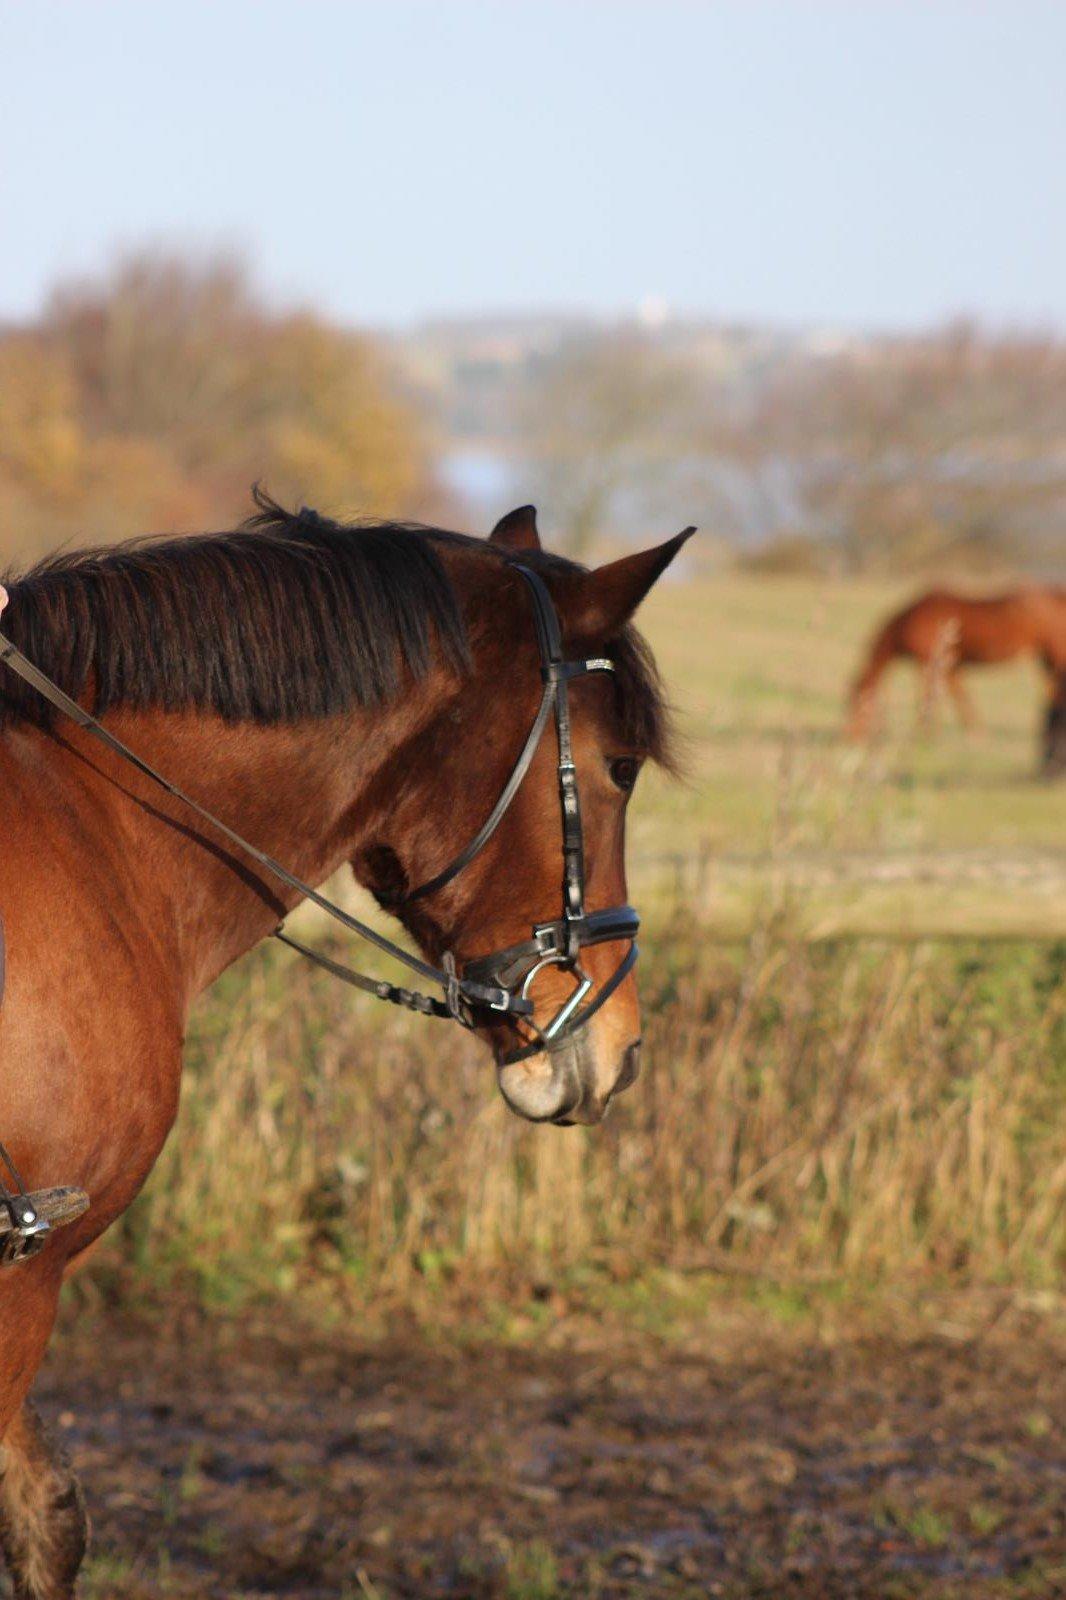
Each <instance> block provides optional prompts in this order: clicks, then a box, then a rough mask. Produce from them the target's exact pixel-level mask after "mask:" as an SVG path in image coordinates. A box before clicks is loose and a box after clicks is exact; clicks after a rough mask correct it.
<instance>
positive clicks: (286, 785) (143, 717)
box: [55, 674, 444, 1000]
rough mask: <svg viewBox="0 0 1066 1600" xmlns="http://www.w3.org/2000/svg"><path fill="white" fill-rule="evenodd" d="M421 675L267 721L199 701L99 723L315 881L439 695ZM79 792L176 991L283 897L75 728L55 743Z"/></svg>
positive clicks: (246, 943) (337, 856)
mask: <svg viewBox="0 0 1066 1600" xmlns="http://www.w3.org/2000/svg"><path fill="white" fill-rule="evenodd" d="M442 677H443V675H441V674H433V675H432V676H431V678H429V679H427V680H426V681H425V682H424V683H423V684H420V685H418V686H417V687H412V688H411V689H410V690H409V692H408V693H406V694H404V695H402V696H401V697H399V698H398V699H397V700H396V702H395V703H394V704H392V705H391V706H388V707H386V708H383V709H377V710H374V711H365V710H361V711H357V712H354V713H351V714H348V715H345V716H343V717H337V718H330V719H326V720H320V721H307V722H299V723H292V724H286V725H277V726H266V727H262V726H257V725H253V724H247V723H239V724H227V723H224V722H222V721H220V720H219V719H218V718H217V717H214V716H205V715H202V714H199V713H180V714H175V713H166V712H159V711H152V712H129V711H124V712H121V713H115V714H113V715H111V716H109V717H108V719H107V722H108V726H109V728H110V729H111V731H112V732H113V733H115V734H116V735H117V736H118V737H119V738H120V739H122V740H123V742H124V743H126V744H127V745H128V746H129V747H130V748H131V749H132V750H134V751H136V752H137V754H138V755H140V756H141V757H142V758H143V759H144V760H146V761H147V762H149V763H150V764H151V765H152V766H153V767H155V769H156V770H157V771H159V772H161V773H162V774H164V775H165V777H166V778H167V779H168V780H169V781H170V782H171V783H173V784H175V785H176V786H177V787H178V788H180V789H182V790H184V791H185V792H186V793H187V794H189V795H190V796H191V797H192V798H193V799H195V800H196V801H197V803H198V804H199V805H201V806H203V807H204V809H205V810H207V811H209V812H210V813H211V814H212V815H213V816H216V817H218V818H219V820H220V821H222V822H224V823H226V824H227V826H229V827H230V828H232V829H234V830H235V831H236V832H237V833H239V834H241V835H242V836H243V837H244V838H246V839H248V840H249V841H250V842H251V843H252V844H254V845H256V846H257V847H258V848H259V849H261V850H264V851H265V852H266V853H267V854H269V855H271V856H273V857H274V858H275V859H276V860H278V861H279V862H280V863H281V864H282V865H283V866H285V867H286V868H288V870H289V871H290V872H292V873H293V874H294V875H295V876H297V877H299V878H302V879H303V880H304V881H305V882H308V883H311V884H316V885H317V884H319V883H321V882H322V881H323V880H324V879H325V878H326V877H328V876H329V874H330V873H331V872H333V871H335V870H336V869H337V868H338V867H339V866H341V865H342V864H343V863H344V862H345V861H346V860H349V859H350V858H351V857H352V856H353V855H354V854H355V852H356V851H357V849H358V848H359V844H360V841H361V839H363V838H365V837H367V836H368V835H369V834H370V833H371V832H372V831H373V829H374V827H375V825H376V824H377V822H378V820H379V816H380V813H381V812H382V811H383V809H384V805H385V800H384V798H383V797H384V796H385V795H387V793H388V789H389V783H388V773H389V769H390V766H392V765H397V766H398V764H399V757H400V754H401V752H402V750H403V747H404V745H405V744H406V742H407V741H408V740H409V739H410V738H412V737H413V736H414V735H416V734H417V733H418V731H419V730H420V729H421V728H422V727H423V726H424V725H425V724H426V722H427V721H428V720H429V719H430V718H431V717H432V716H433V715H434V713H435V711H436V709H438V708H439V705H440V704H441V703H442V697H443V693H444V685H443V681H442ZM55 749H56V755H57V758H58V759H60V760H61V761H62V762H63V763H64V765H65V767H66V769H67V770H66V772H65V773H64V774H63V775H62V777H61V782H62V783H63V784H64V789H63V790H61V791H60V792H65V793H67V794H69V793H70V792H71V789H72V787H73V786H74V785H75V784H80V785H81V787H82V790H83V792H87V799H88V801H89V804H88V805H87V807H86V814H87V816H90V817H93V818H94V819H95V823H96V825H97V831H98V834H99V836H100V844H101V849H100V854H99V857H98V859H99V861H100V862H101V863H102V864H103V870H104V871H106V872H107V873H108V874H109V876H110V878H111V880H112V882H114V881H115V880H116V879H117V880H118V882H119V883H120V885H121V886H122V888H123V889H124V891H125V899H126V902H127V903H128V904H129V906H130V907H131V908H135V912H136V916H137V918H138V920H139V921H141V922H145V923H148V924H149V926H148V927H147V928H145V929H144V930H143V931H144V932H145V933H147V934H148V936H149V937H150V938H151V939H152V942H153V944H154V945H155V947H156V948H159V949H162V950H164V951H165V952H166V956H167V959H168V961H169V962H170V963H172V965H173V969H174V970H173V977H174V980H175V983H176V985H177V986H178V988H179V989H180V991H181V993H182V994H183V996H184V997H185V998H186V1000H191V999H192V998H193V997H194V996H195V995H196V994H198V993H199V992H201V991H202V990H203V989H204V988H205V987H206V986H207V985H208V984H209V983H211V982H212V981H213V980H214V978H215V977H217V976H218V974H219V973H220V972H222V971H223V970H224V969H225V968H226V967H227V966H229V965H230V964H231V963H232V962H233V961H235V960H236V959H237V958H238V957H239V956H241V955H243V954H244V953H245V952H246V951H247V950H249V949H251V947H252V946H253V945H254V944H256V943H258V942H259V940H260V939H262V938H264V937H265V936H266V935H267V934H268V933H270V932H271V931H272V929H273V928H274V927H275V926H276V925H277V923H278V921H279V920H280V918H281V916H282V915H283V914H284V913H285V912H286V911H287V910H289V909H291V907H292V906H293V905H294V904H295V903H296V902H297V900H298V898H299V896H298V895H297V893H296V892H294V891H292V890H289V889H288V888H286V886H285V885H284V884H282V883H281V882H279V881H277V880H275V879H273V878H272V877H270V875H269V874H268V873H266V872H265V871H264V870H263V869H261V868H258V867H257V866H256V864H255V862H254V861H252V860H251V859H250V858H248V857H246V856H245V855H244V854H243V853H242V852H241V851H240V849H239V848H237V847H236V846H231V845H229V844H228V843H227V842H226V840H225V839H224V838H223V837H222V836H221V835H219V834H218V833H217V832H216V831H215V830H214V829H212V828H211V827H210V826H209V825H208V824H206V823H203V822H201V821H200V819H199V818H197V817H196V816H195V814H193V813H191V812H190V811H189V809H188V808H187V807H185V806H183V805H182V804H181V802H180V801H176V800H174V799H173V798H172V797H170V796H168V795H167V794H165V793H164V792H163V791H161V790H160V789H159V788H158V787H156V786H155V785H153V784H152V783H151V782H150V781H149V780H147V779H145V778H144V777H142V776H141V775H140V774H138V773H137V772H136V771H135V770H134V769H133V768H131V767H130V766H128V765H127V764H126V763H124V762H122V761H121V759H120V758H119V757H117V756H115V755H112V754H111V753H110V752H108V751H105V750H102V749H101V747H100V746H99V745H98V744H96V743H95V742H93V741H92V740H91V739H90V738H89V737H88V736H87V735H85V734H83V733H81V732H80V731H64V735H63V738H62V740H61V741H60V742H59V744H58V746H56V747H55Z"/></svg>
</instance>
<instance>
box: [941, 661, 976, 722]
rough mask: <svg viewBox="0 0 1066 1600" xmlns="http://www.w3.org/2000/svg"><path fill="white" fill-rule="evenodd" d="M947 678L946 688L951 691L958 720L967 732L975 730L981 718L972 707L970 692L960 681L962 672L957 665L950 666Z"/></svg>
mask: <svg viewBox="0 0 1066 1600" xmlns="http://www.w3.org/2000/svg"><path fill="white" fill-rule="evenodd" d="M947 679H948V688H949V689H950V691H951V698H952V699H953V700H954V702H955V710H956V711H957V712H958V717H959V721H960V722H961V723H962V726H963V727H964V728H965V729H966V731H967V733H974V732H976V731H977V729H978V728H979V727H980V726H981V719H980V718H979V717H978V715H977V712H976V711H975V709H974V704H973V701H972V700H971V699H970V692H969V690H968V689H967V687H966V685H965V684H964V683H963V681H962V673H961V672H960V671H959V669H958V667H952V669H951V670H950V672H949V673H948V675H947Z"/></svg>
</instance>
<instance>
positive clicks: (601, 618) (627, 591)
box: [562, 528, 696, 639]
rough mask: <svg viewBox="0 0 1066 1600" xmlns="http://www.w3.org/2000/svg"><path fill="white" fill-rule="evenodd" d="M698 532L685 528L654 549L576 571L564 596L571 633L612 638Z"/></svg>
mask: <svg viewBox="0 0 1066 1600" xmlns="http://www.w3.org/2000/svg"><path fill="white" fill-rule="evenodd" d="M695 531H696V530H695V528H685V529H684V531H683V532H682V533H678V534H675V535H674V537H673V538H672V539H667V541H666V543H665V544H660V545H656V546H655V548H654V549H653V550H641V551H639V552H638V554H637V555H633V556H623V557H622V558H621V560H620V561H611V562H608V564H607V566H605V567H597V568H596V569H595V570H594V571H593V572H581V573H577V574H575V576H574V577H573V578H571V579H570V580H569V581H568V584H567V587H566V590H565V592H564V594H563V596H562V603H563V613H564V616H565V619H566V630H567V632H568V633H569V634H570V635H571V636H572V637H573V638H575V639H603V638H607V639H609V638H611V637H612V636H613V635H614V634H616V633H617V632H618V631H619V629H620V628H623V627H624V626H625V624H626V623H627V622H628V621H629V619H630V617H631V616H632V615H633V613H634V611H636V609H637V607H638V606H639V605H640V602H641V601H642V600H643V599H644V596H645V595H646V594H647V592H648V590H649V589H650V588H651V586H652V584H653V583H654V582H655V581H656V579H657V578H660V577H662V574H663V573H664V572H665V571H666V569H667V567H668V566H669V565H670V563H671V561H672V560H673V559H674V557H675V556H676V555H677V552H678V551H679V550H680V549H681V548H682V546H683V545H685V544H687V543H688V541H689V539H691V537H692V535H693V534H694V533H695Z"/></svg>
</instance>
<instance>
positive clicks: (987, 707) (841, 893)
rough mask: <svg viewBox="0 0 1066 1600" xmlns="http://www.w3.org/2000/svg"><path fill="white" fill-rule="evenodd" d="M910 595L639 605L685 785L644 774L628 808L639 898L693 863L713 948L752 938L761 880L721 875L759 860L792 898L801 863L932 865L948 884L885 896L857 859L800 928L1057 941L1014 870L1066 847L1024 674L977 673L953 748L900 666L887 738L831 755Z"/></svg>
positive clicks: (808, 591)
mask: <svg viewBox="0 0 1066 1600" xmlns="http://www.w3.org/2000/svg"><path fill="white" fill-rule="evenodd" d="M907 592H908V591H906V590H905V589H900V588H898V587H892V586H889V585H887V584H873V583H863V584H858V583H848V584H844V583H832V582H824V583H823V582H819V583H814V582H811V581H809V580H801V579H794V580H793V579H761V578H744V577H740V576H735V575H728V576H724V577H722V578H721V579H719V580H714V581H710V580H707V581H703V582H700V583H693V584H689V585H685V584H680V583H678V584H669V583H668V584H664V585H663V586H662V587H661V588H660V589H658V590H656V591H654V592H653V594H652V596H651V598H650V599H649V601H648V604H647V606H646V608H645V610H644V611H643V612H642V614H641V621H642V625H643V626H644V629H645V631H646V633H647V635H648V637H649V639H650V640H651V642H652V644H653V646H654V648H655V651H656V654H657V656H658V659H659V661H660V663H661V666H662V670H663V673H664V676H665V678H666V681H667V683H668V684H669V686H670V689H671V692H672V695H673V698H674V701H675V703H676V706H677V710H678V720H679V724H680V727H681V729H682V732H683V735H684V745H685V752H686V758H687V759H686V765H687V777H686V780H685V781H684V782H683V783H681V784H676V783H671V782H669V781H668V780H666V779H664V778H663V777H662V776H660V775H658V774H655V773H651V774H649V775H648V776H647V778H646V779H645V780H643V782H642V785H641V788H640V790H638V795H637V798H636V801H635V804H634V807H633V812H632V832H631V840H632V844H631V852H630V854H631V863H632V868H631V870H632V875H633V880H634V884H635V885H636V886H637V887H640V888H643V887H644V886H645V885H647V886H649V887H650V886H652V885H655V884H657V883H659V882H661V880H662V877H663V873H664V866H663V858H664V857H677V858H680V860H682V861H684V860H688V861H700V860H702V862H703V863H704V878H706V876H707V874H708V873H709V874H710V885H709V887H707V888H706V889H705V891H704V892H703V895H702V899H703V901H704V902H705V903H704V905H703V913H704V921H705V923H706V924H707V925H708V926H710V927H711V928H714V929H718V930H721V931H723V932H724V931H731V930H737V929H740V930H743V929H745V928H746V927H748V926H749V925H750V922H751V916H752V911H753V907H754V906H756V905H758V904H760V903H762V901H763V899H764V898H765V893H766V889H767V881H766V875H765V873H763V872H762V871H761V870H760V869H759V868H757V867H753V868H752V869H751V870H747V871H746V870H745V869H744V864H743V862H739V863H738V862H733V864H732V866H731V867H729V869H728V871H726V872H725V874H724V876H723V873H722V871H721V870H720V869H719V868H717V867H716V862H720V861H722V860H724V861H725V862H726V863H727V864H728V863H729V862H730V861H731V859H732V858H734V857H738V856H739V857H748V856H753V857H760V856H764V855H769V854H771V853H772V854H773V855H774V856H775V857H777V858H778V862H779V865H780V866H787V863H788V862H789V861H790V860H792V861H794V862H796V863H797V873H798V876H797V878H796V880H795V887H796V889H797V890H799V891H805V889H806V886H805V883H804V879H803V876H802V872H801V871H800V870H799V869H800V866H801V865H802V862H803V861H804V860H805V859H809V858H811V857H812V856H814V857H819V856H824V855H826V854H829V855H833V854H844V855H847V856H850V857H860V858H861V857H870V858H874V859H876V858H878V857H882V856H883V857H886V858H889V859H891V860H892V861H895V862H902V861H904V860H906V859H908V858H914V859H915V860H916V861H917V862H918V863H921V862H928V861H929V860H930V859H932V860H939V861H940V863H941V867H940V872H941V877H942V880H943V881H939V882H937V883H935V884H932V885H930V884H928V883H926V882H918V883H916V884H914V885H913V886H908V885H907V884H906V883H905V882H904V883H902V884H900V883H896V884H893V885H885V884H879V883H877V882H876V881H872V878H871V876H870V875H869V874H864V872H863V869H862V862H861V860H860V861H856V862H855V863H854V864H853V866H852V868H851V869H850V870H849V871H848V872H847V874H846V880H847V881H846V882H845V883H844V884H842V885H841V886H840V888H838V889H829V890H827V889H826V887H825V885H824V883H823V884H822V885H821V886H819V887H817V888H816V889H815V890H813V891H810V892H802V893H801V894H799V895H795V894H794V895H793V901H794V902H797V903H796V904H795V906H794V909H795V910H796V911H797V913H798V914H799V915H800V916H801V919H802V920H803V922H804V924H805V925H806V926H807V927H808V928H812V929H818V928H822V929H823V930H837V931H843V932H855V931H858V932H882V933H884V934H886V935H893V934H898V933H900V932H906V931H917V932H944V933H948V932H954V933H967V932H974V933H978V934H982V935H988V936H993V935H996V934H998V933H1011V932H1017V933H1023V934H1026V935H1029V936H1032V937H1044V936H1057V935H1059V934H1063V935H1066V893H1063V892H1061V891H1063V890H1064V889H1066V882H1057V881H1056V882H1048V881H1043V880H1042V875H1041V874H1040V873H1034V874H1033V876H1034V878H1035V879H1036V880H1037V881H1033V882H1027V881H1019V880H1018V874H1017V873H1013V874H1012V873H1011V871H1010V870H1009V869H1010V866H1011V864H1012V863H1015V862H1016V861H1019V860H1020V861H1021V863H1022V864H1023V865H1024V864H1025V863H1026V862H1030V861H1032V859H1033V858H1034V857H1036V856H1039V857H1046V856H1054V855H1057V854H1058V852H1059V851H1061V850H1062V849H1063V845H1064V843H1066V828H1064V821H1066V790H1064V789H1063V788H1062V787H1061V786H1060V787H1056V786H1055V785H1052V784H1047V783H1043V782H1040V781H1038V780H1037V778H1036V768H1037V750H1038V736H1039V729H1040V723H1041V719H1042V700H1043V693H1044V691H1043V685H1042V680H1041V678H1040V675H1039V673H1038V671H1037V669H1036V667H1035V665H1034V664H1033V663H1031V662H1027V661H1022V662H1018V663H1014V664H1011V665H1009V666H1006V667H1002V668H996V669H986V670H983V671H975V672H971V673H970V674H969V677H968V682H969V684H970V687H971V692H972V695H973V698H974V700H975V702H976V705H977V707H978V710H979V713H980V717H981V722H982V725H983V726H982V729H981V731H980V732H978V733H977V734H975V735H967V734H966V733H964V732H963V730H961V729H960V728H959V727H958V725H957V723H956V721H955V719H954V712H953V708H951V707H950V706H948V705H946V704H945V705H942V706H941V707H940V708H939V719H938V726H937V728H936V730H935V732H934V733H933V734H932V735H930V736H921V735H920V734H919V732H918V730H917V727H916V719H915V697H916V681H915V673H914V670H913V668H911V667H910V666H909V665H907V664H901V665H899V666H897V667H896V668H895V669H894V670H893V671H892V672H891V673H890V675H889V677H888V679H887V680H886V685H885V693H884V695H883V703H884V729H883V732H882V735H881V736H880V737H879V738H878V739H877V741H876V742H875V743H873V744H872V745H870V746H868V747H864V748H859V747H856V746H855V745H853V744H850V743H848V742H847V741H845V740H844V739H843V738H842V727H843V721H844V702H845V698H846V693H847V686H848V684H849V682H850V680H851V678H852V677H853V675H854V673H855V670H856V666H857V664H858V662H859V660H860V658H861V655H862V652H863V650H864V648H865V645H866V643H867V641H868V639H869V637H870V635H871V633H872V631H873V629H874V627H875V625H876V624H877V623H878V622H879V621H880V620H881V619H883V617H884V616H885V615H886V614H887V613H888V612H890V611H891V610H892V609H893V608H894V607H896V606H898V605H899V604H900V603H901V602H902V601H903V600H904V599H905V598H906V596H907ZM956 855H957V856H958V857H959V858H960V864H961V869H962V870H961V872H960V873H959V874H955V873H953V872H952V870H951V861H950V858H951V857H953V856H956ZM978 856H980V857H985V858H990V859H991V860H992V861H993V862H998V861H1001V860H1003V859H1005V860H1006V867H1005V869H1004V871H1003V872H1001V873H999V874H998V875H997V873H996V871H995V869H991V875H990V874H989V873H988V872H986V873H985V874H984V876H983V878H982V874H981V873H980V872H979V871H977V872H975V871H974V869H973V861H972V859H968V858H974V857H978ZM666 871H667V874H668V873H669V868H667V869H666ZM826 875H827V874H826V873H823V875H822V876H823V877H824V876H826ZM828 875H829V876H832V873H831V871H830V872H829V873H828ZM784 876H785V878H786V879H787V878H788V876H789V874H788V873H787V871H786V872H785V874H784ZM1022 876H1023V878H1024V874H1023V875H1022ZM780 878H781V873H780V870H779V872H778V875H777V879H776V880H775V892H776V893H778V894H780V892H781V882H780ZM974 878H976V881H971V880H973V879H974ZM689 881H690V880H689ZM786 888H787V885H786ZM798 902H802V903H798Z"/></svg>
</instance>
